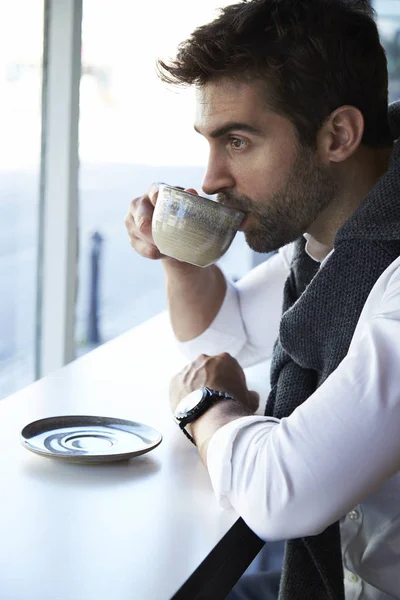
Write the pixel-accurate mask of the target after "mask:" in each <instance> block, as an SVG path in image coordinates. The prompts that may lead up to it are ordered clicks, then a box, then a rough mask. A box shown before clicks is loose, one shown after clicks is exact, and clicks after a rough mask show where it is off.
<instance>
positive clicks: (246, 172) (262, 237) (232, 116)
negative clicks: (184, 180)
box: [195, 78, 336, 252]
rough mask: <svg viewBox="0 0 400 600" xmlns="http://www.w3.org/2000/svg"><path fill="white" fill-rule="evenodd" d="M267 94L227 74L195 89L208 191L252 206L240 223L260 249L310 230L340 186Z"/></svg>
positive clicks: (197, 126) (271, 247) (226, 201)
mask: <svg viewBox="0 0 400 600" xmlns="http://www.w3.org/2000/svg"><path fill="white" fill-rule="evenodd" d="M265 93H266V92H265V89H264V88H262V87H261V84H251V85H250V84H247V83H240V82H237V81H234V80H232V79H229V78H223V79H219V80H218V81H215V82H210V83H207V84H206V85H205V86H203V87H202V88H200V89H199V90H198V92H197V112H196V123H195V129H196V130H197V131H198V132H199V133H201V134H202V135H204V136H205V138H206V139H207V140H208V142H209V145H210V152H209V162H208V168H207V172H206V174H205V176H204V180H203V186H202V187H203V190H204V192H205V193H206V194H218V200H219V201H220V202H221V203H222V204H226V205H227V206H232V207H235V208H238V209H241V210H243V211H244V212H245V213H246V215H247V216H246V219H245V221H244V222H243V225H242V229H243V231H244V233H245V236H246V241H247V243H248V245H249V246H250V247H251V248H252V249H253V250H255V251H257V252H269V251H272V250H276V249H278V248H280V247H281V246H284V245H285V244H287V243H289V242H291V241H293V240H295V239H296V238H297V237H299V236H300V235H302V234H303V233H305V232H306V231H307V229H308V228H309V227H310V225H311V224H312V223H313V222H314V221H315V219H316V218H317V216H318V215H319V214H320V212H321V211H322V210H323V209H324V208H326V207H327V205H328V204H329V203H330V202H331V201H332V200H333V198H334V195H335V191H336V188H335V184H334V181H333V180H332V177H331V176H330V174H329V172H328V169H327V167H326V166H324V165H322V163H321V162H320V160H319V159H318V156H317V153H316V151H314V150H312V149H311V148H309V147H305V146H302V145H301V144H300V143H299V140H298V137H297V135H296V132H295V128H294V126H293V125H292V123H291V122H290V121H289V120H288V119H287V118H285V117H283V116H281V115H278V114H276V113H274V112H272V111H271V109H270V108H268V106H267V104H266V97H265Z"/></svg>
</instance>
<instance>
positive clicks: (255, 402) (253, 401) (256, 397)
mask: <svg viewBox="0 0 400 600" xmlns="http://www.w3.org/2000/svg"><path fill="white" fill-rule="evenodd" d="M247 397H248V401H249V406H250V409H251V410H252V411H253V412H256V410H257V408H258V407H259V405H260V394H258V393H257V392H255V391H251V392H249V393H248V395H247Z"/></svg>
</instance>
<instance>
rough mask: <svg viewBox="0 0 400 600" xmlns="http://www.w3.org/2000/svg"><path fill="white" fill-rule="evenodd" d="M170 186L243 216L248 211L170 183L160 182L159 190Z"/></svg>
mask: <svg viewBox="0 0 400 600" xmlns="http://www.w3.org/2000/svg"><path fill="white" fill-rule="evenodd" d="M162 187H163V188H169V189H171V190H175V191H176V192H181V193H182V194H187V195H188V196H193V197H194V198H197V199H199V198H200V199H201V200H206V201H207V202H213V204H217V205H218V206H221V207H222V208H225V209H227V210H228V211H232V212H234V213H238V214H241V215H243V217H244V216H245V215H246V213H245V212H244V211H243V210H240V209H239V208H232V207H230V206H226V205H225V204H220V202H217V201H216V200H213V199H212V198H206V197H205V196H200V194H193V192H187V191H186V190H181V189H180V188H179V187H176V186H174V185H169V183H160V185H159V188H158V189H159V190H160V189H161V188H162Z"/></svg>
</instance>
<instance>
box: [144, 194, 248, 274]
mask: <svg viewBox="0 0 400 600" xmlns="http://www.w3.org/2000/svg"><path fill="white" fill-rule="evenodd" d="M244 216H245V215H244V213H243V212H242V211H240V210H237V209H234V208H229V207H228V206H224V205H222V204H219V203H218V202H216V201H215V200H211V199H209V198H204V197H203V196H198V195H197V194H192V193H191V192H185V191H184V190H182V189H179V188H176V187H173V186H170V185H167V184H161V185H160V187H159V192H158V198H157V203H156V206H155V209H154V213H153V221H152V234H153V239H154V243H155V245H156V246H157V248H158V249H159V251H160V252H161V253H162V254H165V255H166V256H169V257H171V258H175V259H177V260H180V261H183V262H187V263H190V264H192V265H196V266H198V267H208V266H209V265H212V264H213V263H215V262H217V261H218V260H219V259H220V258H221V257H222V256H223V255H224V254H225V252H226V251H227V250H228V248H229V246H230V245H231V243H232V241H233V239H234V237H235V235H236V232H237V230H238V228H239V226H240V224H241V222H242V221H243V218H244Z"/></svg>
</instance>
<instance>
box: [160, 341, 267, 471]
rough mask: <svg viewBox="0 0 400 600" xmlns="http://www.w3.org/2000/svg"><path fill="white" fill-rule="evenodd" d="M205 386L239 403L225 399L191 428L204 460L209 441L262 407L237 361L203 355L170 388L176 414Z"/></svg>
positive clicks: (172, 382) (171, 400)
mask: <svg viewBox="0 0 400 600" xmlns="http://www.w3.org/2000/svg"><path fill="white" fill-rule="evenodd" d="M202 387H209V388H211V389H214V390H219V391H221V392H227V393H228V394H230V395H231V396H233V397H234V398H235V400H221V401H219V402H217V403H216V404H215V405H213V406H212V407H211V408H210V409H208V410H207V411H206V412H205V414H204V415H202V416H201V417H200V418H199V419H197V420H196V421H195V422H194V423H192V424H191V425H190V426H189V428H190V431H191V433H192V435H193V437H194V439H195V442H196V445H197V446H198V448H199V452H200V454H201V457H202V459H203V461H204V462H205V456H206V450H207V448H206V442H208V440H209V439H210V438H211V436H212V435H213V433H215V431H217V430H218V429H219V428H220V427H222V426H223V425H225V424H226V423H229V422H230V421H233V420H234V419H238V418H240V417H244V416H249V415H252V414H254V413H255V411H256V410H257V408H258V403H259V396H258V394H257V392H253V391H250V390H248V388H247V385H246V377H245V374H244V371H243V369H242V368H241V366H240V365H239V363H238V362H237V360H236V359H234V358H233V357H232V356H231V355H230V354H228V353H226V352H224V353H223V354H219V355H217V356H207V355H205V354H201V355H200V356H199V357H198V358H197V359H196V360H195V361H193V362H192V363H191V364H189V365H187V366H186V367H185V368H184V369H183V370H182V371H181V372H180V373H178V375H176V376H175V377H174V378H173V379H172V381H171V385H170V404H171V409H172V411H173V412H174V411H175V408H176V407H177V405H178V404H179V402H180V400H182V398H184V397H185V396H186V395H187V394H189V393H190V392H192V391H193V390H196V389H198V388H202Z"/></svg>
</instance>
